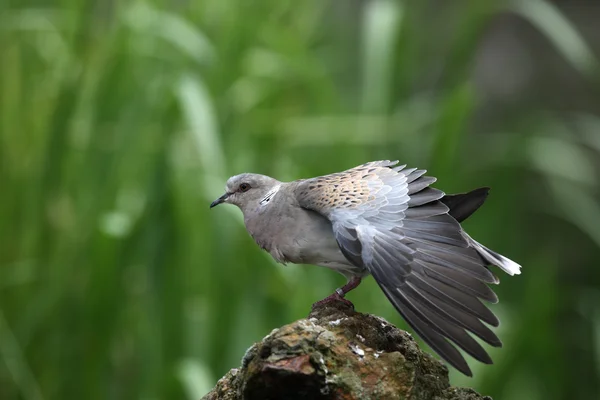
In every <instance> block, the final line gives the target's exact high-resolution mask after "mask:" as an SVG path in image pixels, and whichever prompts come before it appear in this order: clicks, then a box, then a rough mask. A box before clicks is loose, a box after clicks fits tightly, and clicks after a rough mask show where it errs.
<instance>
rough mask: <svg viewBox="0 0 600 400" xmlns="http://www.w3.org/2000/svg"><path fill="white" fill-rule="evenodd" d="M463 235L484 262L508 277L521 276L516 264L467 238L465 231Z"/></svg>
mask: <svg viewBox="0 0 600 400" xmlns="http://www.w3.org/2000/svg"><path fill="white" fill-rule="evenodd" d="M463 235H465V237H466V238H467V241H468V242H469V244H470V245H471V246H472V247H473V248H474V249H476V250H477V252H478V253H479V255H480V256H481V257H483V259H484V260H486V261H487V262H489V263H490V264H491V265H495V266H497V267H499V268H500V269H502V270H503V271H504V272H506V273H507V274H509V275H520V274H521V266H520V265H519V264H517V263H516V262H514V261H512V260H510V259H508V258H506V257H504V256H503V255H501V254H498V253H496V252H495V251H494V250H490V249H488V248H487V247H485V246H484V245H482V244H481V243H479V242H477V241H476V240H474V239H473V238H472V237H471V236H469V235H468V234H467V233H466V232H465V231H463Z"/></svg>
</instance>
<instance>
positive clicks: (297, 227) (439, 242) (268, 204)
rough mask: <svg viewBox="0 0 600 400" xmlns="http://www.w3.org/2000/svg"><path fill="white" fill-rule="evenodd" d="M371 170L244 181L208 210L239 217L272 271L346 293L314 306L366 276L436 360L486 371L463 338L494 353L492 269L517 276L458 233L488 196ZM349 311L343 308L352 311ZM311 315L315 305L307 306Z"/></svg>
mask: <svg viewBox="0 0 600 400" xmlns="http://www.w3.org/2000/svg"><path fill="white" fill-rule="evenodd" d="M398 163H399V162H398V161H389V160H383V161H372V162H368V163H366V164H362V165H359V166H357V167H354V168H351V169H348V170H345V171H343V172H337V173H333V174H329V175H323V176H318V177H315V178H309V179H299V180H296V181H292V182H280V181H278V180H277V179H274V178H271V177H269V176H266V175H260V174H254V173H242V174H239V175H235V176H232V177H231V178H229V179H228V180H227V184H226V190H225V194H223V195H222V196H221V197H219V198H218V199H216V200H215V201H213V202H212V203H211V204H210V208H213V207H215V206H217V205H219V204H222V203H229V204H233V205H235V206H237V207H239V208H240V209H241V211H242V213H243V216H244V223H245V226H246V229H247V231H248V233H249V234H250V235H251V236H252V238H254V240H255V241H256V243H257V244H258V245H259V246H260V247H261V248H262V249H264V250H266V251H267V252H269V253H270V254H271V256H272V257H273V258H274V259H275V260H276V261H277V262H279V263H282V264H286V263H293V264H313V265H316V266H321V267H326V268H329V269H332V270H334V271H337V272H338V273H340V274H342V275H343V276H344V277H345V278H346V280H347V283H346V284H345V285H344V286H342V287H340V288H337V289H336V290H335V291H334V292H333V294H331V295H330V296H328V297H326V298H325V299H323V300H321V301H318V302H317V303H315V305H317V304H323V303H328V302H331V301H344V302H348V303H349V301H348V300H346V299H345V298H344V297H345V295H346V294H347V293H348V292H349V291H351V290H353V289H355V288H356V287H357V286H358V285H359V284H360V283H361V281H362V280H363V279H364V278H366V277H367V276H369V275H370V276H372V277H373V278H374V279H375V281H376V282H377V284H378V285H379V287H380V288H381V290H382V291H383V293H384V294H385V296H386V297H387V298H388V300H389V301H390V302H391V304H392V305H393V306H394V308H395V309H396V310H397V311H398V312H399V313H400V315H401V316H402V317H403V319H404V320H405V321H406V322H407V323H408V325H409V326H410V327H412V329H413V330H414V331H415V332H416V333H417V335H418V336H420V337H421V339H422V340H423V341H424V342H425V343H427V344H428V345H429V347H430V348H431V349H432V350H433V351H435V352H436V353H437V354H438V355H439V356H440V357H441V358H442V359H443V360H445V361H446V362H447V363H448V364H450V365H451V366H452V367H454V368H456V369H457V370H458V371H460V372H461V373H463V374H464V375H467V376H472V371H471V369H470V367H469V365H468V363H467V362H466V360H465V358H464V357H463V356H462V354H461V353H460V352H459V351H458V349H457V347H458V348H460V349H462V350H463V351H464V352H466V353H467V354H469V355H470V356H472V357H473V358H474V359H476V360H478V361H480V362H482V363H485V364H492V359H491V358H490V356H489V355H488V353H487V352H486V351H485V350H484V348H483V347H482V346H481V345H480V344H479V343H478V342H477V341H476V340H475V339H474V338H473V337H472V336H471V334H473V335H474V336H476V337H478V338H480V339H481V340H483V341H484V342H486V343H488V344H489V345H491V346H494V347H501V346H502V342H501V341H500V339H499V338H498V336H497V335H496V334H495V333H494V332H493V331H492V330H491V328H490V326H491V327H498V326H499V323H500V322H499V319H498V318H497V317H496V315H495V314H494V313H493V312H492V311H491V310H490V309H489V308H488V307H487V306H486V305H485V304H484V303H483V302H482V301H485V302H488V303H497V302H498V297H497V295H496V294H495V293H494V291H493V290H492V289H491V288H490V286H489V285H490V284H498V283H499V282H500V281H499V279H498V277H497V276H496V275H495V274H494V273H493V272H492V271H491V269H490V267H491V266H496V267H499V268H500V269H501V270H502V271H504V272H505V273H507V274H508V275H518V274H520V272H521V266H520V265H519V264H517V263H515V262H514V261H511V260H510V259H508V258H506V257H504V256H502V255H500V254H498V253H496V252H495V251H493V250H490V249H489V248H487V247H485V246H484V245H482V244H480V243H479V242H477V241H475V240H474V239H473V238H471V237H470V236H469V235H468V234H467V233H466V232H465V230H464V229H463V228H462V226H461V223H462V222H463V221H464V220H466V219H467V218H468V217H470V216H471V215H472V214H473V213H474V212H475V211H476V210H477V209H478V208H479V207H480V206H481V205H482V204H483V203H484V201H485V200H486V198H487V196H488V192H489V188H488V187H482V188H478V189H475V190H472V191H470V192H466V193H460V194H451V195H447V194H445V193H444V192H443V191H441V190H439V189H435V188H433V187H432V186H431V185H432V184H433V183H434V182H436V180H437V179H436V178H435V177H431V176H426V175H425V173H426V172H427V171H426V170H424V169H417V168H407V167H406V165H398ZM350 304H351V303H350ZM313 306H314V305H313Z"/></svg>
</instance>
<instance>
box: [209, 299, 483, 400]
mask: <svg viewBox="0 0 600 400" xmlns="http://www.w3.org/2000/svg"><path fill="white" fill-rule="evenodd" d="M203 399H204V400H242V399H243V400H270V399H273V400H274V399H285V400H300V399H315V400H321V399H322V400H338V399H339V400H342V399H343V400H368V399H414V400H425V399H432V400H447V399H452V400H481V399H488V400H490V398H489V397H482V396H481V395H479V394H478V393H476V392H475V391H473V390H472V389H462V388H453V387H450V383H449V381H448V369H447V368H446V367H445V366H444V364H442V363H441V362H439V361H437V360H436V359H435V358H433V357H432V356H430V355H429V354H427V353H425V352H423V351H421V350H420V349H419V348H418V346H417V343H416V342H415V340H414V339H413V338H412V337H411V336H410V334H408V333H406V332H404V331H402V330H400V329H398V328H396V327H395V326H393V325H391V324H390V323H388V322H387V321H385V320H384V319H382V318H380V317H376V316H373V315H368V314H361V313H357V312H355V311H354V310H353V309H352V307H350V306H349V305H347V304H345V303H342V302H332V303H328V304H325V305H322V306H320V307H316V308H315V309H313V310H312V312H311V314H310V315H309V316H308V318H306V319H301V320H298V321H296V322H293V323H291V324H289V325H285V326H283V327H281V328H279V329H275V330H273V331H272V332H271V333H270V334H269V335H267V336H266V337H265V338H264V339H263V340H262V341H260V342H259V343H256V344H254V345H253V346H252V347H251V348H250V349H248V351H247V352H246V354H245V355H244V357H243V359H242V366H241V368H240V369H232V370H231V371H229V372H228V373H227V374H226V375H225V376H224V377H223V378H222V379H221V380H219V382H218V383H217V385H216V386H215V388H214V389H213V390H212V391H211V392H210V393H208V394H207V395H206V396H205V397H204V398H203Z"/></svg>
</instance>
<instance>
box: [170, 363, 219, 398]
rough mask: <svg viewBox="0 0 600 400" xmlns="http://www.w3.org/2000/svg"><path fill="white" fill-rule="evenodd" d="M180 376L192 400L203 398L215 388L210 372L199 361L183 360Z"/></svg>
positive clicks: (180, 366) (179, 370) (179, 371)
mask: <svg viewBox="0 0 600 400" xmlns="http://www.w3.org/2000/svg"><path fill="white" fill-rule="evenodd" d="M178 376H179V379H180V380H181V382H182V384H183V387H184V388H185V391H186V392H187V395H188V399H190V400H197V399H200V398H202V396H204V395H205V394H206V393H208V392H209V391H210V389H212V387H213V386H214V378H213V376H212V374H211V373H210V370H209V369H208V367H207V366H206V365H204V364H203V363H201V362H200V361H198V360H191V359H188V360H183V361H182V362H181V363H180V364H179V368H178Z"/></svg>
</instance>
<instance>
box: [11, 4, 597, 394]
mask: <svg viewBox="0 0 600 400" xmlns="http://www.w3.org/2000/svg"><path fill="white" fill-rule="evenodd" d="M488 3H489V4H488ZM492 3H493V2H480V1H459V2H456V3H452V5H445V6H444V9H443V10H441V11H439V12H436V11H435V8H434V7H433V4H434V3H430V2H411V1H406V2H391V1H390V2H386V1H371V2H365V6H364V8H359V7H358V6H357V4H358V2H352V3H351V2H347V3H346V2H340V1H335V2H333V1H332V2H329V1H317V0H313V1H306V2H297V1H291V0H283V1H282V0H262V1H245V0H204V1H196V2H164V1H163V2H160V1H154V2H151V1H147V2H144V1H137V2H124V1H123V2H121V1H115V2H104V1H97V2H78V1H75V0H62V1H58V0H55V1H50V2H39V3H37V2H35V1H27V2H19V3H18V4H17V3H16V2H12V3H11V4H7V3H2V4H0V54H1V58H2V62H1V63H0V398H2V399H7V400H10V399H25V400H38V399H54V398H56V399H71V398H73V399H75V398H85V399H106V398H115V399H118V398H145V399H159V398H160V399H162V398H164V399H171V398H182V397H183V398H189V399H197V398H199V397H200V396H201V395H202V394H204V393H205V392H206V391H208V390H209V389H210V388H211V387H212V386H213V385H214V383H215V382H216V380H217V379H218V378H219V377H220V376H222V375H223V374H224V373H225V372H226V371H227V370H228V369H230V368H233V367H236V366H238V365H239V362H240V359H241V357H242V355H243V354H244V351H245V350H246V349H247V348H248V347H249V346H250V345H251V344H252V343H253V342H254V341H257V340H259V339H260V338H261V337H262V336H264V335H265V334H267V333H268V332H270V331H271V329H273V328H275V327H278V326H281V325H283V324H285V323H288V322H290V321H293V320H295V319H298V318H302V317H304V316H306V315H307V313H308V311H309V307H310V305H311V304H312V302H314V301H316V300H318V299H320V298H322V297H324V296H326V295H327V294H329V293H330V292H331V291H332V290H333V289H334V288H335V287H337V286H339V285H340V284H342V283H343V281H342V277H341V276H337V275H336V274H335V273H333V272H331V271H327V270H325V269H322V268H317V267H294V266H289V267H282V266H280V265H277V264H275V263H274V262H273V261H272V260H271V259H270V257H269V256H268V254H266V253H264V252H261V251H260V250H259V248H258V247H257V246H256V245H255V244H254V243H253V241H252V239H251V238H250V237H249V236H248V235H247V233H246V232H245V230H244V228H243V221H242V218H241V215H240V213H239V211H238V210H236V209H234V208H233V207H223V208H218V209H215V210H212V211H209V209H208V204H209V203H210V201H212V200H213V199H214V198H216V197H217V196H219V195H220V194H221V191H222V189H223V187H224V183H225V180H226V178H227V177H228V176H230V175H233V174H236V173H239V172H242V171H253V172H260V173H265V174H270V175H273V176H276V177H278V178H279V179H282V180H291V179H297V178H301V177H308V176H314V175H317V174H325V173H330V172H335V171H338V170H341V169H345V168H349V167H352V166H355V165H357V164H360V163H364V162H366V161H369V160H373V159H396V158H397V159H400V160H402V162H403V163H408V164H410V165H414V166H419V167H422V168H428V169H429V171H430V173H431V174H432V175H435V176H437V177H438V178H439V181H438V184H437V187H439V188H440V189H442V190H444V191H447V192H460V191H466V190H469V189H472V188H474V187H477V186H484V185H485V186H491V187H492V188H493V189H492V192H491V196H490V198H489V200H488V202H487V203H486V205H485V207H483V209H482V210H481V211H480V212H478V213H477V215H476V216H475V217H474V218H473V219H472V220H470V221H468V222H467V223H466V227H467V229H468V230H469V232H470V233H471V235H472V236H473V237H476V238H477V239H478V240H480V241H482V242H483V243H485V244H486V245H488V246H490V247H491V248H494V249H496V250H498V251H500V252H502V253H503V254H506V255H507V256H509V257H511V258H513V259H515V260H517V261H519V262H520V263H521V264H522V265H523V267H524V268H523V275H521V276H520V277H517V278H510V279H509V278H508V277H501V278H502V282H503V285H501V286H499V287H498V293H499V295H500V297H501V299H502V301H501V303H500V304H499V305H496V306H493V308H494V310H495V311H496V312H498V314H499V315H500V316H501V319H502V325H501V327H500V336H501V338H502V340H503V341H504V348H503V349H491V353H492V356H493V358H494V360H495V362H496V364H495V365H493V366H482V365H478V364H476V363H473V364H472V367H473V369H474V372H475V378H474V379H467V378H464V377H462V376H460V375H458V374H456V373H454V372H453V373H452V380H453V383H454V384H457V385H467V386H472V387H474V388H475V389H476V390H478V391H479V392H481V393H484V394H490V395H492V396H493V397H494V399H496V400H500V399H515V398H527V399H542V398H543V399H562V398H595V397H596V396H597V395H598V393H599V388H598V384H597V382H598V380H599V379H600V361H599V360H600V358H599V357H598V354H600V352H599V348H600V347H599V346H600V345H599V343H600V339H599V338H600V328H598V326H599V324H600V322H599V321H600V310H599V308H598V306H597V299H598V296H600V294H599V293H600V291H599V288H600V272H598V271H599V270H598V268H597V267H596V265H597V259H596V255H597V254H598V248H599V247H600V230H599V228H598V223H597V222H598V221H600V206H598V204H599V203H598V196H599V194H600V186H599V184H598V182H599V180H598V178H599V175H598V173H599V168H598V160H599V159H600V157H599V156H600V141H599V139H598V137H599V136H598V135H599V134H598V130H599V128H600V120H599V119H598V117H596V116H594V115H591V114H587V113H585V112H583V111H581V112H572V113H557V112H554V111H552V109H548V108H546V107H544V106H543V103H542V102H539V101H535V100H531V101H524V102H520V103H517V102H516V103H515V104H508V105H497V106H496V108H494V107H492V108H494V109H493V110H492V114H493V117H492V118H489V119H485V120H484V121H483V122H481V121H476V117H477V116H480V115H482V112H483V111H482V110H483V109H484V106H485V105H486V104H488V103H487V102H486V101H487V99H486V97H485V94H483V95H482V93H481V92H480V90H478V88H477V84H476V82H475V81H474V79H473V74H472V70H473V66H474V63H475V60H476V56H477V52H478V49H479V47H480V46H481V43H482V40H483V38H484V37H485V35H486V32H487V30H488V29H489V27H490V26H491V24H492V23H493V22H494V21H495V20H496V18H497V17H498V15H500V13H503V12H506V11H507V10H508V11H513V12H514V13H516V15H521V16H522V17H523V18H524V20H525V21H530V22H531V24H532V27H533V28H534V29H537V30H539V32H541V34H542V35H543V37H544V38H545V40H546V41H547V43H548V46H549V47H550V48H552V49H555V50H554V51H556V52H557V54H558V55H559V56H560V57H562V58H563V59H564V60H565V63H566V64H567V65H570V66H571V68H572V69H573V72H572V73H573V74H577V75H578V76H579V77H580V78H581V79H584V80H585V82H586V86H588V87H590V88H592V89H591V90H592V91H594V93H595V90H596V87H595V85H597V74H598V68H597V60H596V59H595V58H594V55H593V53H592V51H591V50H590V47H591V46H590V45H589V44H588V43H586V42H585V40H584V39H583V36H582V35H581V33H579V29H578V27H577V26H576V25H574V24H573V23H572V22H571V21H569V19H568V18H567V17H566V16H564V15H563V14H561V12H560V10H558V9H556V8H554V7H553V6H551V5H549V3H547V2H545V1H542V0H535V1H525V2H515V3H508V2H507V3H505V4H500V5H494V4H492ZM555 83H556V82H548V83H547V85H548V86H550V87H554V86H553V85H555ZM556 87H557V89H556V90H560V89H559V86H558V85H556ZM596 100H597V99H596ZM494 111H495V112H494ZM486 112H487V113H488V114H489V110H487V111H486ZM488 114H485V115H488ZM349 297H350V299H351V300H353V301H354V302H355V304H356V305H357V307H358V309H359V310H360V311H363V312H370V313H376V314H379V315H382V316H383V317H385V318H387V319H389V320H390V321H391V322H393V323H395V324H398V325H401V326H403V327H405V328H406V325H405V324H404V323H403V322H402V320H401V318H400V317H399V316H398V315H397V313H396V312H395V311H394V310H393V308H392V306H391V305H389V304H388V303H387V301H386V300H385V297H384V296H383V295H382V294H381V292H380V291H379V289H378V288H377V287H376V285H375V284H374V282H372V281H371V280H368V281H367V282H366V283H365V284H364V286H362V285H361V287H360V288H359V289H358V290H356V291H355V292H352V293H351V295H350V296H349Z"/></svg>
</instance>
